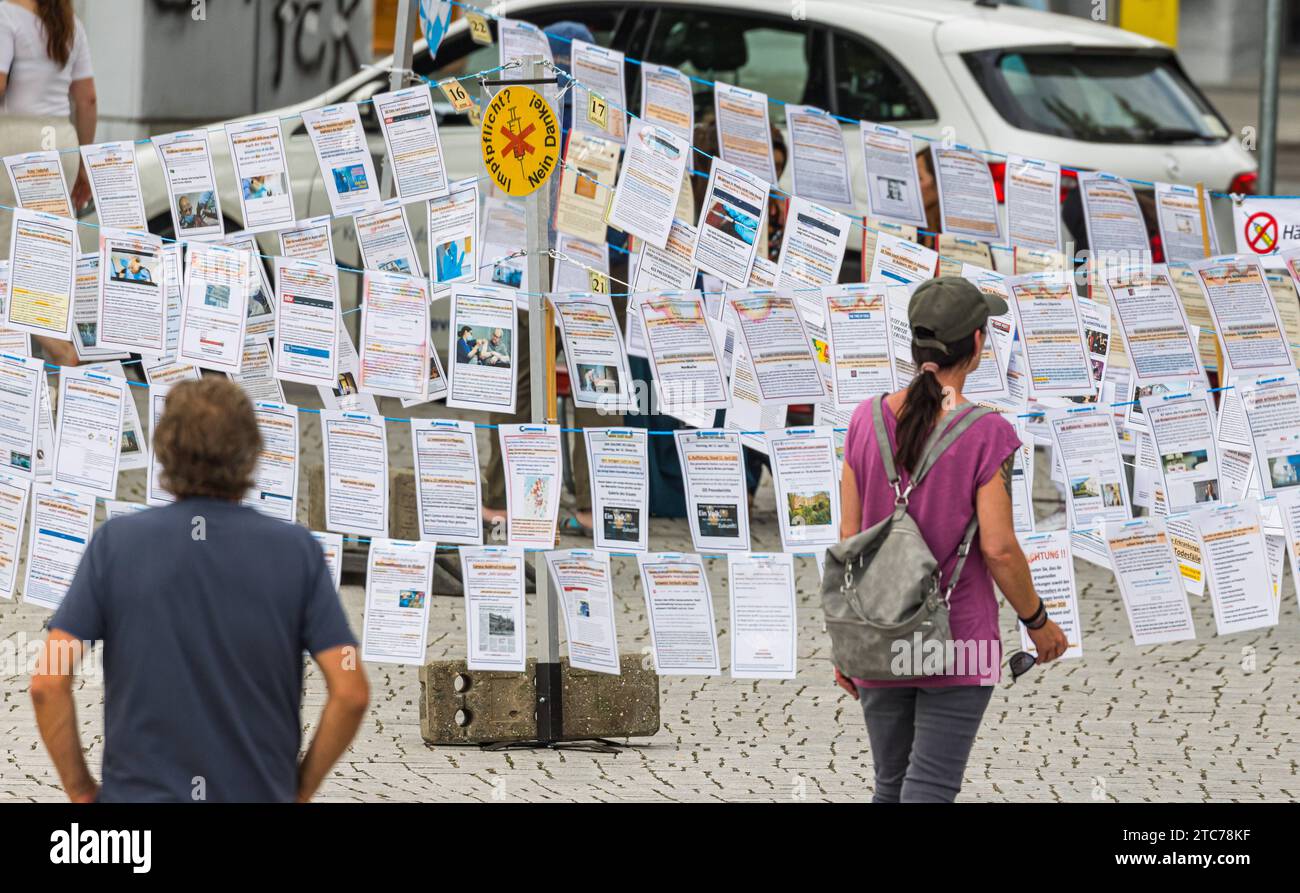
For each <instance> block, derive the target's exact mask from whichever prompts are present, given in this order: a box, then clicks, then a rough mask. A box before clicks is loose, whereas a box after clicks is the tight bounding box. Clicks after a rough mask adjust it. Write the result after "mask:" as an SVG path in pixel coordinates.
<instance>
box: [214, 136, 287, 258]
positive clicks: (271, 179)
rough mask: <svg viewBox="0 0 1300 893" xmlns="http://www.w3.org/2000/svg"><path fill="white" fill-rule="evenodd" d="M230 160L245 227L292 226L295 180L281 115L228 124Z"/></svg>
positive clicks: (257, 229) (256, 229)
mask: <svg viewBox="0 0 1300 893" xmlns="http://www.w3.org/2000/svg"><path fill="white" fill-rule="evenodd" d="M226 140H227V142H228V143H229V144H230V163H231V164H232V165H233V166H234V169H235V185H236V187H237V190H238V191H237V194H238V196H239V209H240V211H241V213H242V217H243V220H244V229H245V230H246V231H247V232H250V233H261V232H266V231H268V230H275V229H280V228H281V227H285V226H291V225H292V224H293V222H294V220H295V216H296V215H295V214H294V212H293V184H292V181H290V179H289V162H288V157H287V155H286V154H285V151H284V136H283V135H282V134H281V132H280V119H279V118H277V117H268V118H254V119H251V120H247V121H236V122H234V123H231V124H227V125H226Z"/></svg>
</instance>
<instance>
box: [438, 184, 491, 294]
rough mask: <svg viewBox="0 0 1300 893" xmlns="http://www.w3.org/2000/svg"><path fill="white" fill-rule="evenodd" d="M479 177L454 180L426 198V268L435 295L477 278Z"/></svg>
mask: <svg viewBox="0 0 1300 893" xmlns="http://www.w3.org/2000/svg"><path fill="white" fill-rule="evenodd" d="M478 238H479V236H478V181H477V180H475V179H471V180H457V181H456V182H454V183H452V184H451V190H450V191H449V192H448V193H447V195H445V196H442V197H441V198H434V199H430V200H429V272H430V278H431V279H432V280H433V294H434V297H442V296H443V295H446V294H448V293H449V291H448V290H449V289H450V287H451V286H452V285H453V284H454V283H457V282H474V281H476V280H477V279H478V245H479V241H478Z"/></svg>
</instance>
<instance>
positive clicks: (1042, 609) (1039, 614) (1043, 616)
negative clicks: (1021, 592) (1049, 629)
mask: <svg viewBox="0 0 1300 893" xmlns="http://www.w3.org/2000/svg"><path fill="white" fill-rule="evenodd" d="M1016 618H1017V619H1018V620H1019V621H1020V622H1021V623H1023V624H1024V625H1025V629H1042V628H1043V625H1044V624H1045V623H1047V605H1046V604H1044V603H1043V600H1042V599H1041V598H1040V599H1039V600H1038V610H1037V611H1035V612H1034V613H1033V614H1032V615H1030V616H1029V617H1028V618H1025V617H1021V616H1020V615H1019V614H1017V615H1016Z"/></svg>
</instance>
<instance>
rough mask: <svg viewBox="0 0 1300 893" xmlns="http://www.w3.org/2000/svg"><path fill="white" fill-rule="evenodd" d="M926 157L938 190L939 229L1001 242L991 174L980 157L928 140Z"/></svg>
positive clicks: (972, 152)
mask: <svg viewBox="0 0 1300 893" xmlns="http://www.w3.org/2000/svg"><path fill="white" fill-rule="evenodd" d="M930 158H931V160H932V162H933V164H934V181H935V188H936V189H937V190H938V192H939V217H940V219H941V221H942V226H941V227H940V228H941V229H942V230H943V231H944V232H945V233H955V234H957V235H959V236H969V237H970V238H972V239H981V240H983V241H985V242H996V243H998V244H1001V243H1002V241H1003V235H1002V216H1001V214H1000V213H999V211H998V199H997V193H996V191H995V190H994V187H993V173H992V172H991V171H990V170H989V165H988V162H987V161H985V160H984V157H983V156H982V155H980V153H979V152H977V151H976V150H974V149H972V148H970V147H968V146H962V145H953V146H945V145H942V144H940V143H931V144H930Z"/></svg>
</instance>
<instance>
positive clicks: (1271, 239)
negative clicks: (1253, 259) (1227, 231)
mask: <svg viewBox="0 0 1300 893" xmlns="http://www.w3.org/2000/svg"><path fill="white" fill-rule="evenodd" d="M1246 244H1247V245H1249V246H1250V250H1251V251H1253V252H1255V253H1256V254H1271V253H1272V252H1273V250H1274V249H1275V248H1276V247H1277V218H1276V217H1274V216H1273V215H1272V214H1269V213H1268V212H1267V211H1256V212H1255V213H1254V214H1251V215H1250V217H1248V218H1246Z"/></svg>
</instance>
